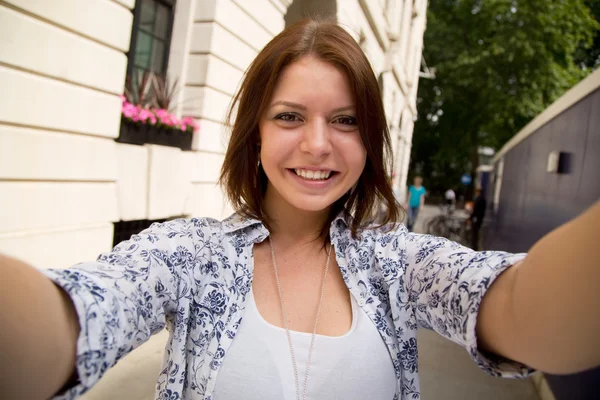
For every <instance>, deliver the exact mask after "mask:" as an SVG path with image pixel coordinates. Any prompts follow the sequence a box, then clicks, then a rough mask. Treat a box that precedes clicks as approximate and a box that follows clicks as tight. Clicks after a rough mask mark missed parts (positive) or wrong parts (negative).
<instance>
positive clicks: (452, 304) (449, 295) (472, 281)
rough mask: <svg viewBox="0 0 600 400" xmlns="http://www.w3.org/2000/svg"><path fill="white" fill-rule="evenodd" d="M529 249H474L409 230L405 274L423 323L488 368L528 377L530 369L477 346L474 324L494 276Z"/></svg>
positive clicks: (499, 373) (505, 374)
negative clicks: (510, 251) (509, 250)
mask: <svg viewBox="0 0 600 400" xmlns="http://www.w3.org/2000/svg"><path fill="white" fill-rule="evenodd" d="M525 256H526V254H510V253H505V252H498V251H484V252H475V251H473V250H471V249H469V248H466V247H463V246H461V245H459V244H457V243H454V242H451V241H449V240H447V239H443V238H439V237H435V236H430V235H420V234H414V233H409V234H408V235H407V239H406V260H407V263H406V267H407V269H406V272H405V276H404V277H403V280H404V282H403V283H404V286H405V289H406V290H407V292H408V296H409V301H410V302H411V303H412V304H413V307H414V310H415V313H416V318H417V323H418V324H419V326H420V327H424V328H427V329H433V330H434V331H436V332H438V333H439V334H440V335H442V336H444V337H446V338H448V339H450V340H452V341H453V342H455V343H457V344H459V345H461V346H462V347H464V348H465V349H466V350H467V351H468V352H469V354H470V355H471V357H472V358H473V360H474V361H475V363H476V364H477V365H478V366H479V367H480V368H481V369H483V370H484V371H486V372H487V373H489V374H491V375H494V376H502V377H506V378H517V377H525V376H527V375H529V374H530V373H532V372H533V370H531V369H530V368H528V367H526V366H524V365H522V364H520V363H517V362H513V361H510V360H506V359H501V358H499V357H496V356H494V355H491V354H484V353H483V352H482V351H480V350H479V349H478V347H477V336H476V334H475V325H476V323H477V315H478V313H479V306H480V304H481V300H482V299H483V296H484V295H485V293H486V292H487V290H488V288H489V287H490V285H491V284H492V282H494V280H495V279H496V278H497V277H498V276H499V275H500V274H501V273H502V272H503V271H504V270H506V269H507V268H509V267H511V266H512V265H515V264H516V263H518V262H519V261H521V260H523V259H524V258H525Z"/></svg>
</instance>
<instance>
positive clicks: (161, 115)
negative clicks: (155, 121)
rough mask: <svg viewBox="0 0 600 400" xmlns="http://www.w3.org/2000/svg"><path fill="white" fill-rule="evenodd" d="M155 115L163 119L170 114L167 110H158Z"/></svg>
mask: <svg viewBox="0 0 600 400" xmlns="http://www.w3.org/2000/svg"><path fill="white" fill-rule="evenodd" d="M154 113H155V114H156V116H157V117H158V118H163V117H164V116H166V115H169V113H168V112H167V110H163V109H160V108H159V109H158V110H154Z"/></svg>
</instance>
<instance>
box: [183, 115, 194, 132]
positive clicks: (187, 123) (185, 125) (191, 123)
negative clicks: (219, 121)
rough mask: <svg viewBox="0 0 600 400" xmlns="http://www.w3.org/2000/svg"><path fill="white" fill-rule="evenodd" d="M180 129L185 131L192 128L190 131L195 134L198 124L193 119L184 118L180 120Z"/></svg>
mask: <svg viewBox="0 0 600 400" xmlns="http://www.w3.org/2000/svg"><path fill="white" fill-rule="evenodd" d="M181 123H182V127H181V130H184V131H186V130H187V128H188V127H192V130H193V131H194V132H196V131H197V130H198V124H197V123H196V120H195V119H194V118H193V117H185V118H183V119H182V120H181Z"/></svg>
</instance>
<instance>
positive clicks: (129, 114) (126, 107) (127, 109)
mask: <svg viewBox="0 0 600 400" xmlns="http://www.w3.org/2000/svg"><path fill="white" fill-rule="evenodd" d="M121 112H122V113H123V115H124V116H125V117H126V118H131V119H135V118H137V116H138V109H137V107H136V106H134V105H133V104H131V103H129V102H127V101H126V102H124V103H123V106H122V107H121Z"/></svg>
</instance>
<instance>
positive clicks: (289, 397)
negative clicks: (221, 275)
mask: <svg viewBox="0 0 600 400" xmlns="http://www.w3.org/2000/svg"><path fill="white" fill-rule="evenodd" d="M248 296H249V299H248V303H247V306H246V311H245V313H244V317H243V319H242V322H241V324H240V327H239V329H238V331H237V334H236V336H235V339H234V340H233V342H232V344H231V347H230V348H229V350H228V351H227V354H226V355H225V358H224V359H223V364H222V365H221V368H220V370H219V373H218V375H217V382H216V386H215V391H214V394H213V399H214V400H234V399H235V400H238V399H244V400H295V399H296V387H295V383H294V372H293V368H292V359H291V355H290V348H289V345H288V341H287V336H286V334H285V329H283V328H280V327H278V326H275V325H272V324H270V323H268V322H267V321H266V320H264V319H263V317H262V316H261V315H260V313H259V311H258V309H257V308H256V303H255V302H254V295H253V294H252V291H250V293H249V294H248ZM350 297H351V299H352V300H351V302H352V326H351V327H350V330H349V331H348V332H347V333H346V334H345V335H343V336H337V337H331V336H323V335H316V338H315V345H314V349H313V355H312V362H311V367H310V372H309V377H308V390H307V396H306V398H307V399H310V400H325V399H328V400H329V399H377V400H379V399H382V400H385V399H390V400H391V399H393V397H394V394H395V389H396V376H395V374H394V367H393V364H392V360H391V358H390V354H389V352H388V350H387V347H386V345H385V343H384V342H383V339H382V338H381V336H380V335H379V332H378V331H377V328H376V327H375V325H374V324H373V322H372V321H371V320H370V319H369V317H368V316H367V314H366V313H365V312H364V311H363V310H362V309H361V308H360V307H359V306H358V304H356V300H354V297H353V296H350ZM290 333H291V336H292V342H293V343H294V352H295V354H296V362H297V364H298V378H299V384H300V390H301V391H302V386H303V384H304V376H305V372H306V361H307V358H308V348H309V346H310V339H311V334H310V333H304V332H296V331H291V332H290Z"/></svg>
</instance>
